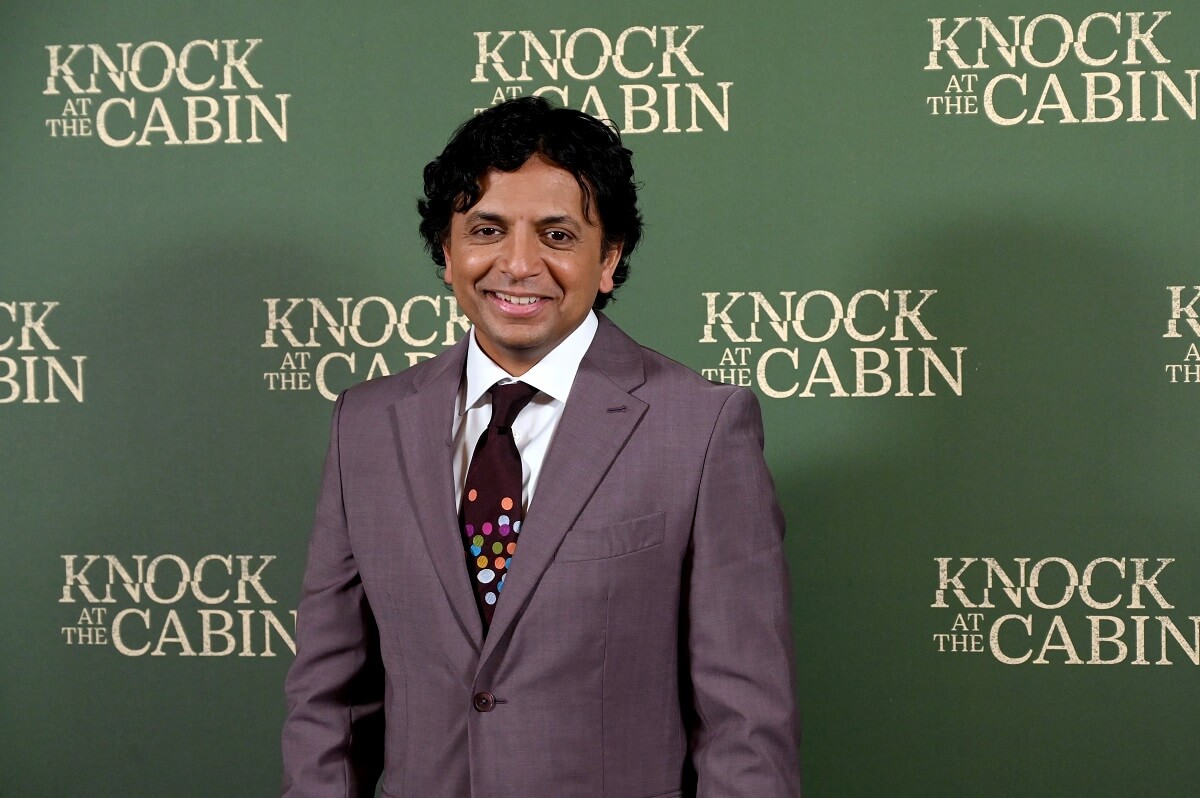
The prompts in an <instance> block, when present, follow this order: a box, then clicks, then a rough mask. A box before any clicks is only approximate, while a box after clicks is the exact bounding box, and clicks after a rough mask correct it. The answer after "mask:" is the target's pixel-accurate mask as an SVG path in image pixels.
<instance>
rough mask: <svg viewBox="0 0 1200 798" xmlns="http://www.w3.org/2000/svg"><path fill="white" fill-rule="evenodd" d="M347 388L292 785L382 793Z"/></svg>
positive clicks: (299, 675)
mask: <svg viewBox="0 0 1200 798" xmlns="http://www.w3.org/2000/svg"><path fill="white" fill-rule="evenodd" d="M345 398H346V394H344V393H343V394H342V395H341V396H340V397H338V401H337V404H336V405H335V407H334V411H333V424H332V432H331V434H330V441H329V452H328V454H327V456H326V460H325V474H324V477H323V480H322V486H321V492H320V496H319V498H318V502H317V512H316V520H315V523H314V525H313V532H312V538H311V541H310V543H309V551H308V565H307V567H306V569H305V573H304V587H303V592H302V595H301V599H300V607H299V612H298V617H297V628H296V659H295V661H294V662H293V663H292V666H291V669H290V670H289V671H288V675H287V681H286V684H285V693H286V696H287V707H288V715H287V720H286V721H285V722H284V726H283V735H282V738H283V739H282V743H283V795H284V796H285V797H286V798H318V797H319V798H351V797H352V796H354V797H357V796H373V795H374V794H375V783H376V782H377V781H378V779H379V774H380V771H381V769H382V751H383V669H382V665H381V659H380V653H379V634H378V631H377V629H376V626H375V620H374V616H373V615H372V613H371V608H370V606H369V604H368V602H367V597H366V595H365V594H364V592H363V585H362V580H361V578H360V576H359V572H358V566H357V564H356V562H355V559H354V552H353V550H352V548H351V545H350V537H349V530H348V527H347V521H346V511H345V506H344V504H343V495H342V460H341V452H340V446H339V440H340V437H341V435H340V424H341V418H342V408H343V404H344V402H345Z"/></svg>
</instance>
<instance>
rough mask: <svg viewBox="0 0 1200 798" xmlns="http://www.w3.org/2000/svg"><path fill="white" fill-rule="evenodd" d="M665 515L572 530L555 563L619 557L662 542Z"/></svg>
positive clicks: (656, 514)
mask: <svg viewBox="0 0 1200 798" xmlns="http://www.w3.org/2000/svg"><path fill="white" fill-rule="evenodd" d="M665 530H666V513H663V512H657V513H653V514H651V515H644V516H642V517H641V518H631V519H630V520H628V521H620V522H618V523H616V524H611V525H609V526H603V527H592V528H585V529H572V530H571V531H570V532H568V533H567V536H566V537H565V538H563V542H562V545H561V546H559V547H558V554H557V555H555V557H554V561H555V562H580V561H583V560H603V559H607V558H609V557H620V556H621V555H623V554H632V553H633V552H635V551H641V550H642V549H648V548H650V547H651V546H657V545H658V544H660V543H662V542H663V535H664V533H665Z"/></svg>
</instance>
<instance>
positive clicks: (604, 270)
mask: <svg viewBox="0 0 1200 798" xmlns="http://www.w3.org/2000/svg"><path fill="white" fill-rule="evenodd" d="M624 250H625V242H620V243H618V244H615V245H613V246H611V247H609V248H608V251H606V252H605V253H604V254H603V255H601V257H600V293H602V294H611V293H612V292H613V287H614V286H613V274H614V273H615V272H616V271H617V264H618V263H620V262H621V253H622V252H623V251H624ZM446 264H447V266H446V268H447V269H448V268H449V264H450V258H449V257H447V258H446Z"/></svg>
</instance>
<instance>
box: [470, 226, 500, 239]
mask: <svg viewBox="0 0 1200 798" xmlns="http://www.w3.org/2000/svg"><path fill="white" fill-rule="evenodd" d="M471 235H473V236H479V237H481V238H491V237H493V236H498V235H500V228H499V227H495V226H492V225H480V226H479V227H476V228H475V229H474V230H472V231H471Z"/></svg>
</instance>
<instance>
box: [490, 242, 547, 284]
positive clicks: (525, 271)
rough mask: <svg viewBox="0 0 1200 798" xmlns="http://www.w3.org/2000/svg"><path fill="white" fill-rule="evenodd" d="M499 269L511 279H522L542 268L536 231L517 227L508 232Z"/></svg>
mask: <svg viewBox="0 0 1200 798" xmlns="http://www.w3.org/2000/svg"><path fill="white" fill-rule="evenodd" d="M505 243H506V244H507V245H508V246H507V247H506V251H505V253H504V260H503V261H502V262H501V264H500V267H501V270H502V271H503V272H504V273H505V274H507V275H508V276H509V277H511V278H512V279H513V280H524V279H526V278H528V277H532V276H533V275H535V274H537V273H538V272H540V271H541V270H542V253H541V246H542V245H541V242H540V241H539V240H538V236H537V233H536V231H532V230H523V229H517V230H513V231H512V232H510V233H509V235H508V237H507V239H506V241H505Z"/></svg>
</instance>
